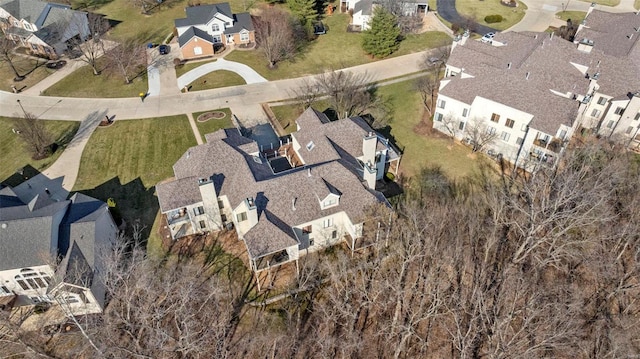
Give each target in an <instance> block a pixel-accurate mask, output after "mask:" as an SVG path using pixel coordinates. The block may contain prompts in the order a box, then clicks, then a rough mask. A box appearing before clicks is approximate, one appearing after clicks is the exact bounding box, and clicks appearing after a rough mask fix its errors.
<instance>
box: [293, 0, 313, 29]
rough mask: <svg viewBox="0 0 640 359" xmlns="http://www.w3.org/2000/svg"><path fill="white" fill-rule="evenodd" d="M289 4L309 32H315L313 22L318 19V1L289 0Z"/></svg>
mask: <svg viewBox="0 0 640 359" xmlns="http://www.w3.org/2000/svg"><path fill="white" fill-rule="evenodd" d="M287 4H288V5H289V9H291V12H292V13H293V15H295V16H296V17H297V18H298V20H300V24H302V26H304V28H305V29H306V30H307V32H308V31H309V30H313V22H314V21H315V20H316V19H317V18H318V11H317V10H316V0H287Z"/></svg>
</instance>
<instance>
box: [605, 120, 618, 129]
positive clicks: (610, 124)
mask: <svg viewBox="0 0 640 359" xmlns="http://www.w3.org/2000/svg"><path fill="white" fill-rule="evenodd" d="M615 123H616V122H615V121H609V123H607V128H613V125H614V124H615Z"/></svg>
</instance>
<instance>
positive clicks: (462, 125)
mask: <svg viewBox="0 0 640 359" xmlns="http://www.w3.org/2000/svg"><path fill="white" fill-rule="evenodd" d="M458 129H459V130H460V131H462V130H464V122H463V121H460V124H459V125H458Z"/></svg>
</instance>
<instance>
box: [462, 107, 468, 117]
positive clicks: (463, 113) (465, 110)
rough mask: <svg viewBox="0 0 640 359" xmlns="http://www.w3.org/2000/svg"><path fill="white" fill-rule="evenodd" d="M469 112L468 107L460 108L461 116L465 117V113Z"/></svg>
mask: <svg viewBox="0 0 640 359" xmlns="http://www.w3.org/2000/svg"><path fill="white" fill-rule="evenodd" d="M468 114H469V110H468V109H466V108H465V109H463V110H462V117H467V115H468Z"/></svg>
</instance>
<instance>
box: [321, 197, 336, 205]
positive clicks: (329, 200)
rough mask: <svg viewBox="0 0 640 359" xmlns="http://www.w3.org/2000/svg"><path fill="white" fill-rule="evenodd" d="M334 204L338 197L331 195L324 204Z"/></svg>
mask: <svg viewBox="0 0 640 359" xmlns="http://www.w3.org/2000/svg"><path fill="white" fill-rule="evenodd" d="M334 204H336V198H335V197H329V198H327V199H326V200H325V201H324V206H325V207H329V206H333V205H334Z"/></svg>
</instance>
